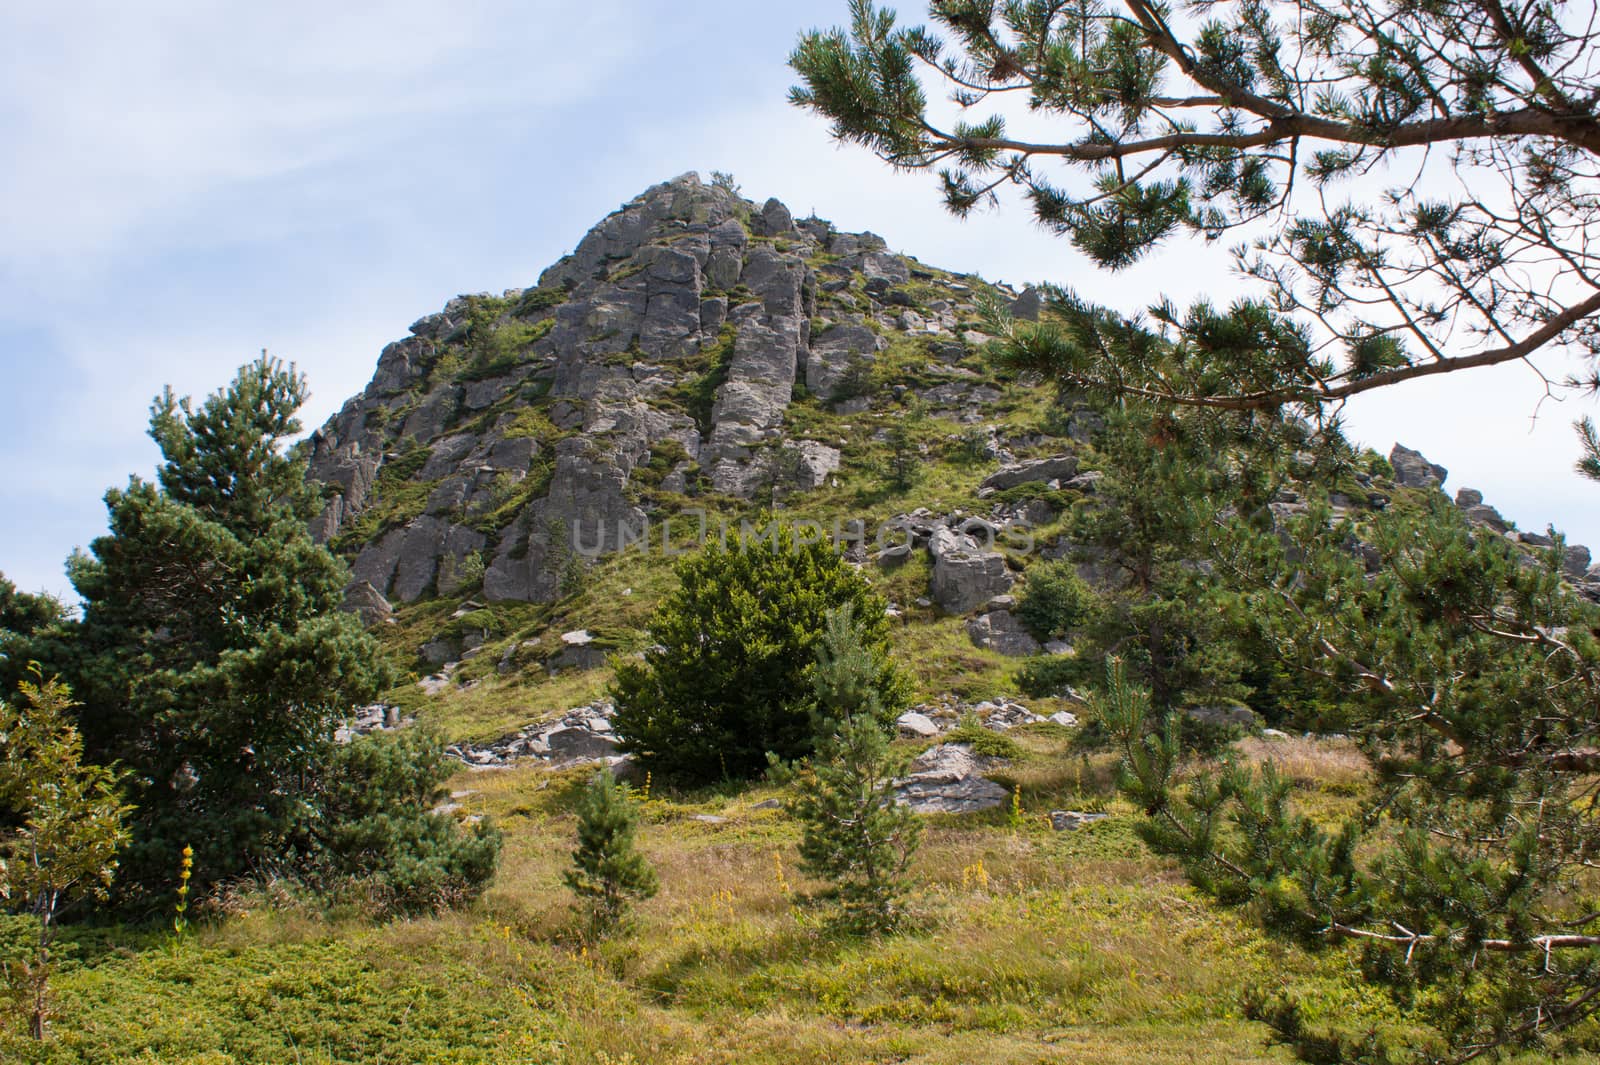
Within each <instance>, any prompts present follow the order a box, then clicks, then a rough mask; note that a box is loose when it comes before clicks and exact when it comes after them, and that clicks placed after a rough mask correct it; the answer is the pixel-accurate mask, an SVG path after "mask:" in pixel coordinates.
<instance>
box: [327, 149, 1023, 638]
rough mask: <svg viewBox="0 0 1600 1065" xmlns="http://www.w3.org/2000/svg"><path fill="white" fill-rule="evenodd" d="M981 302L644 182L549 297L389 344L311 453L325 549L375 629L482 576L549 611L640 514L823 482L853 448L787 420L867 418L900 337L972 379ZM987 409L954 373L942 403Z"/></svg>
mask: <svg viewBox="0 0 1600 1065" xmlns="http://www.w3.org/2000/svg"><path fill="white" fill-rule="evenodd" d="M981 284H982V283H981V282H977V281H976V280H975V279H970V278H962V277H959V276H958V275H950V274H946V273H943V272H938V271H932V270H928V269H924V268H922V267H921V266H920V265H918V264H916V263H914V262H912V261H910V260H907V259H905V258H904V257H902V256H899V255H896V254H894V253H892V252H890V251H889V250H888V248H887V246H886V244H885V242H884V241H883V240H882V239H881V238H879V237H877V236H875V235H873V234H871V233H853V234H852V233H841V232H838V231H836V230H835V229H834V227H833V226H832V225H830V224H829V223H828V222H825V221H823V220H821V219H817V218H808V219H801V220H798V221H797V220H795V219H794V218H793V216H792V214H791V212H790V211H789V210H788V208H787V207H785V206H784V205H783V204H782V203H780V202H778V201H777V200H768V201H766V202H765V203H764V204H761V205H757V204H755V203H752V202H750V201H747V200H745V199H743V198H742V197H740V196H739V195H738V194H737V193H736V192H735V191H733V190H732V189H729V188H725V187H722V186H721V185H718V184H705V183H702V182H701V180H700V179H699V177H698V176H697V175H695V174H686V175H684V176H682V177H679V178H676V179H674V180H672V181H668V182H665V183H663V184H660V185H656V186H653V187H652V188H650V189H648V190H646V191H645V192H644V193H643V194H641V195H640V196H638V197H636V198H635V199H633V200H631V201H629V202H628V203H626V204H624V205H623V206H622V207H620V208H619V209H618V210H617V211H615V212H613V213H612V214H611V215H609V216H607V217H606V218H605V219H604V220H602V221H601V222H600V223H599V224H598V225H596V226H595V227H594V228H593V229H592V230H590V231H589V233H588V234H587V235H586V236H584V238H583V239H582V240H581V241H580V242H579V243H578V245H577V247H576V249H575V250H574V251H573V252H572V253H571V254H570V255H567V256H565V257H564V258H562V259H561V260H560V261H559V262H557V263H555V264H554V265H552V266H551V267H549V268H548V269H546V270H545V271H544V272H543V273H542V274H541V275H540V277H539V281H538V284H537V285H536V286H534V287H532V288H527V289H511V290H508V291H506V292H504V293H503V294H501V295H499V296H493V295H490V294H478V295H468V296H459V297H457V298H455V299H453V300H451V301H450V302H449V303H447V304H446V305H445V307H444V308H443V309H442V310H441V311H439V312H437V313H435V314H431V315H428V316H427V317H425V318H422V319H420V320H418V321H417V322H415V323H414V324H413V325H412V326H411V329H410V334H411V335H410V336H408V337H406V338H405V339H402V340H398V341H395V342H394V343H392V344H390V345H388V346H387V347H386V348H384V350H383V352H382V354H381V355H380V356H379V359H378V366H377V371H376V373H375V374H374V376H373V378H372V381H371V383H370V384H369V385H368V386H367V387H366V389H365V390H364V391H363V392H362V393H361V394H360V395H358V396H356V397H354V398H353V399H351V400H350V401H349V402H348V403H346V404H345V406H344V407H343V409H342V410H340V412H339V413H338V414H337V415H336V416H334V417H333V418H332V419H330V420H329V422H328V423H327V424H326V425H324V426H323V427H322V428H321V429H320V430H319V431H318V432H317V433H315V434H314V435H313V437H312V439H311V441H310V471H309V475H310V476H311V477H312V478H313V479H314V480H316V481H318V482H320V483H321V484H322V485H323V486H324V491H325V494H326V498H327V505H326V507H325V509H324V510H323V512H322V514H321V515H320V516H319V517H318V519H317V520H316V522H315V524H314V528H313V531H314V533H315V535H316V536H317V537H318V538H319V539H320V540H323V541H325V542H328V543H330V544H331V545H332V546H334V547H335V548H336V549H337V550H339V551H341V552H342V553H344V554H346V555H347V557H349V558H350V559H351V562H352V568H353V572H354V575H355V579H356V582H357V585H356V587H357V589H360V594H361V601H362V602H363V603H365V604H366V607H364V609H365V608H370V607H372V604H374V603H376V602H378V601H379V600H380V599H382V598H384V597H387V598H388V599H392V600H398V601H410V600H414V599H417V598H420V597H422V596H424V595H427V594H430V593H438V594H450V593H451V592H453V591H456V590H458V589H460V588H462V587H465V586H466V585H468V584H470V583H473V582H475V581H477V580H478V579H479V578H480V576H481V579H482V583H483V594H484V595H485V596H486V597H487V598H488V599H490V600H506V599H515V600H530V601H545V600H549V599H552V598H554V597H555V596H556V594H557V592H558V590H559V588H560V586H561V583H562V580H563V576H562V570H563V568H564V567H567V566H570V565H571V564H572V558H571V556H572V546H571V544H570V543H569V542H567V541H568V539H569V538H570V537H572V536H573V534H574V531H576V533H577V538H578V539H579V540H580V541H582V545H583V548H584V550H585V551H588V550H595V551H599V550H607V549H614V548H615V547H617V546H619V542H620V541H621V539H622V538H623V537H625V535H626V533H625V531H619V530H626V529H628V528H631V527H636V526H637V525H639V524H640V523H642V522H643V520H644V518H645V516H646V511H647V509H648V507H649V500H648V499H647V498H646V496H647V495H650V494H652V493H653V494H656V495H658V496H659V495H660V494H663V493H664V494H668V495H679V496H691V497H692V496H695V495H713V496H721V497H732V498H735V499H750V498H753V497H755V496H756V495H757V494H758V493H759V492H761V491H763V490H764V489H768V488H770V487H771V486H772V484H773V483H774V481H775V479H779V478H781V479H783V480H784V481H786V482H787V486H788V487H792V488H802V489H803V488H812V489H814V488H818V487H820V486H822V485H823V484H824V483H825V482H826V480H827V479H828V478H829V476H830V475H831V474H832V473H833V472H834V471H835V470H836V469H837V468H838V466H839V462H840V454H839V450H838V448H837V447H835V446H834V444H833V443H829V442H826V441H823V440H813V439H803V438H790V437H789V436H787V435H786V434H785V431H784V421H785V415H786V412H787V411H788V409H789V406H790V404H791V402H792V401H793V400H794V399H795V397H796V396H797V395H807V396H810V397H813V398H816V399H818V400H820V401H822V402H823V403H824V404H827V405H830V406H831V407H832V409H834V410H836V411H843V412H845V413H848V412H849V411H851V410H852V409H860V402H861V401H860V399H859V397H857V396H854V395H852V392H853V390H854V389H856V388H857V387H858V386H859V384H860V382H861V381H862V380H864V379H865V378H866V377H868V376H870V375H871V374H872V372H873V370H874V362H875V360H877V359H878V358H879V356H880V354H881V353H882V352H884V351H885V349H887V348H888V347H889V346H890V342H891V339H892V338H896V337H906V336H915V337H916V338H917V339H918V340H919V342H922V343H925V344H926V345H928V346H929V349H930V350H932V351H934V352H935V353H936V354H938V353H939V352H940V350H941V348H942V349H943V350H942V355H943V357H944V358H946V359H948V360H950V361H952V362H953V361H958V360H959V359H960V358H962V357H964V356H965V355H966V354H967V352H968V351H969V350H970V348H971V347H972V346H973V345H975V344H976V343H980V342H982V341H983V340H984V339H986V338H985V337H983V336H981V335H979V334H975V333H972V332H970V330H967V329H964V328H963V326H962V321H963V319H964V318H965V319H972V318H975V317H976V313H975V307H974V300H975V298H976V286H980V285H981ZM1019 310H1026V308H1025V307H1021V306H1019ZM968 375H969V376H970V371H969V372H968ZM934 391H935V395H934V400H933V401H934V402H935V403H937V402H939V400H940V393H939V392H938V390H937V389H935V390H934ZM974 391H975V389H974V387H973V386H971V385H968V384H965V383H963V382H961V381H960V380H959V375H956V376H955V377H954V379H953V380H952V381H951V383H950V386H949V387H945V388H944V391H943V393H942V396H943V399H944V400H945V401H947V402H949V403H952V404H955V405H958V406H963V407H971V406H972V404H971V403H970V402H969V401H970V400H972V399H973V396H972V394H971V393H973V392H974ZM989 391H992V390H989ZM976 398H977V401H978V403H977V405H978V406H981V404H982V402H984V401H992V399H994V398H998V395H997V394H996V395H995V396H992V397H986V396H983V395H978V396H977V397H976ZM973 409H976V408H975V407H974V408H973ZM364 585H369V586H370V588H363V587H362V586H364ZM373 593H376V597H375V596H374V594H373Z"/></svg>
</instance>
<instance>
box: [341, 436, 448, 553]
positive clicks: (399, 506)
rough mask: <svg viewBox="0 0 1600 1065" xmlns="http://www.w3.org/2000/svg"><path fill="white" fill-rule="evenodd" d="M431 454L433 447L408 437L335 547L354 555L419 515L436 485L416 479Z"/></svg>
mask: <svg viewBox="0 0 1600 1065" xmlns="http://www.w3.org/2000/svg"><path fill="white" fill-rule="evenodd" d="M430 454H432V449H431V448H429V447H428V446H426V445H424V444H419V443H418V442H417V441H416V439H415V438H412V437H407V438H406V439H405V441H403V442H402V443H401V445H400V448H399V451H398V453H397V454H395V455H394V457H392V458H390V459H389V460H388V461H386V462H384V464H383V465H382V466H380V467H378V476H377V477H376V478H375V479H374V481H373V485H372V490H371V492H370V493H369V494H368V498H367V503H366V506H365V507H363V508H362V510H361V514H360V515H359V516H358V517H357V518H356V519H355V520H354V521H351V522H347V523H345V524H344V525H343V526H342V527H341V528H340V531H339V535H338V536H337V537H335V539H334V541H333V544H332V546H333V548H334V550H336V551H339V552H341V553H342V552H350V553H352V554H353V553H354V552H355V551H358V550H359V549H360V548H362V547H364V546H366V545H367V544H369V543H371V542H372V541H374V540H376V539H377V538H378V537H379V536H381V535H383V534H384V533H385V532H387V531H389V530H390V529H394V528H398V527H399V526H401V525H404V524H405V523H406V522H408V521H410V520H411V519H412V518H415V517H417V516H418V515H420V514H421V513H422V512H423V509H424V508H425V507H426V506H427V503H428V496H429V495H431V494H432V493H433V488H434V485H433V483H432V482H427V481H418V480H415V477H416V475H417V474H418V473H420V472H421V471H422V467H423V466H425V465H427V463H428V456H429V455H430Z"/></svg>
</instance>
